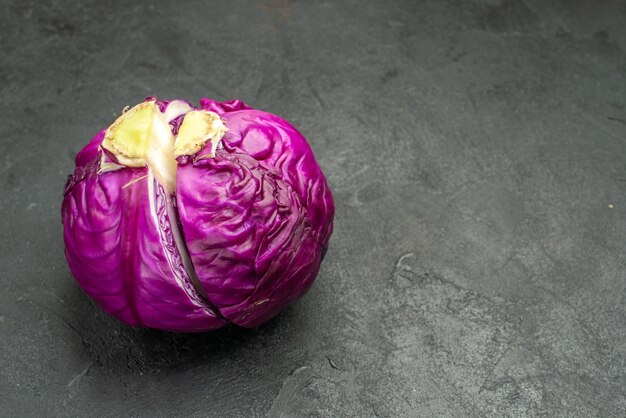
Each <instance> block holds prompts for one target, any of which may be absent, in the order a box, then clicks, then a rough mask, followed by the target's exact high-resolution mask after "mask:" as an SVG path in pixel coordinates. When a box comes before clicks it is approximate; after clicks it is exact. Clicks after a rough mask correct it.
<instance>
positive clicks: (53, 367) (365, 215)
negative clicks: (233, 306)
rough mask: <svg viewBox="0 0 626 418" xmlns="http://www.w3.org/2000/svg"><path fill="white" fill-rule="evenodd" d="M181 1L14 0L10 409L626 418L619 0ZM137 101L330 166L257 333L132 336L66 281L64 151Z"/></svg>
mask: <svg viewBox="0 0 626 418" xmlns="http://www.w3.org/2000/svg"><path fill="white" fill-rule="evenodd" d="M109 3H110V4H109ZM172 3H173V2H172ZM180 3H181V4H180V5H178V6H175V5H174V4H168V3H161V2H130V1H129V2H121V1H120V2H103V1H71V2H70V1H68V2H65V1H60V2H34V1H31V0H25V1H18V0H15V1H12V2H7V1H3V2H2V7H1V9H0V10H2V12H1V13H0V48H1V49H0V54H1V55H0V59H1V61H0V88H1V95H0V98H1V100H0V114H1V115H2V116H1V121H2V123H1V124H0V191H1V193H2V198H1V199H0V211H1V216H2V218H1V219H2V221H1V222H0V236H1V240H0V253H1V256H0V257H1V258H0V266H1V267H2V273H1V274H0V286H1V291H0V415H2V416H22V415H28V416H39V415H46V416H87V415H90V416H100V415H107V416H123V415H132V416H151V417H154V416H171V415H185V416H187V415H192V416H216V417H226V416H228V417H230V416H266V415H268V416H324V417H342V416H345V417H349V416H359V417H366V416H380V417H395V416H405V417H412V416H490V415H491V416H503V415H509V416H537V415H545V416H580V417H590V416H604V417H607V416H624V414H625V413H626V412H625V411H626V392H625V388H626V378H625V369H626V310H625V302H626V290H625V282H626V280H625V274H626V262H625V260H626V240H625V233H624V231H625V229H626V153H625V150H626V149H625V146H626V141H625V139H626V54H625V51H626V5H625V3H624V2H623V1H593V0H588V1H577V2H566V1H543V0H482V1H479V0H474V1H456V2H454V1H442V0H428V1H404V2H403V1H393V2H382V1H381V2H363V1H351V2H330V1H320V2H305V1H297V2H293V3H292V2H291V1H289V0H267V1H262V2H244V1H241V2H230V1H229V2H227V1H224V2H201V1H195V2H184V3H183V2H180ZM568 4H569V5H568ZM149 95H157V96H159V97H163V98H174V97H183V98H188V99H190V100H197V99H198V98H200V97H202V96H209V97H212V98H215V99H222V100H225V99H230V98H241V99H243V100H244V101H246V102H248V103H249V104H250V105H253V106H255V107H259V108H262V109H265V110H268V111H271V112H274V113H277V114H280V115H282V116H284V117H285V118H287V119H288V120H290V121H292V122H293V123H294V124H295V125H296V126H298V127H299V128H300V130H301V131H302V132H303V133H304V134H305V135H306V136H307V137H308V138H309V139H310V142H311V144H312V146H313V148H314V151H315V153H316V155H317V157H318V160H319V162H320V164H321V165H322V166H323V168H324V170H325V171H326V173H327V175H328V178H329V181H330V184H331V187H332V189H333V191H334V195H335V199H336V205H337V215H336V223H335V233H334V236H333V239H332V244H331V248H330V251H329V252H328V256H327V258H326V260H325V262H324V265H323V267H322V270H321V272H320V274H319V276H318V279H317V282H316V284H315V286H314V287H313V288H312V290H311V291H310V292H309V293H308V295H307V296H305V297H304V298H303V299H301V300H300V301H299V302H298V303H297V304H295V305H294V306H292V307H290V308H288V309H287V310H286V311H284V313H283V314H281V315H280V316H279V317H277V318H276V319H274V320H272V321H271V322H270V323H268V324H266V325H264V326H262V327H260V328H258V329H255V330H243V329H236V328H227V329H224V330H222V331H219V332H216V333H209V334H204V335H174V334H169V333H163V332H159V331H152V330H140V329H131V328H129V327H126V326H124V325H122V324H120V323H118V322H117V321H115V320H113V319H111V318H108V317H106V316H105V315H103V313H102V312H101V311H100V310H99V309H98V308H97V307H95V306H94V305H93V304H92V302H91V301H90V300H88V299H87V298H86V297H85V296H84V295H83V294H82V293H81V291H80V290H79V288H78V286H77V285H76V283H75V282H74V281H73V279H72V277H71V275H70V272H69V270H68V268H67V266H66V264H65V260H64V257H63V242H62V237H61V223H60V203H61V192H62V188H63V185H64V182H65V178H66V175H67V174H68V173H69V172H70V171H71V170H72V167H73V165H72V159H73V156H74V154H75V152H76V151H77V150H78V149H79V148H80V147H81V146H82V145H83V144H84V143H85V142H86V141H87V140H88V139H89V138H91V136H92V135H93V134H94V133H95V132H96V131H97V130H99V129H100V128H102V127H105V126H107V125H108V124H109V123H110V122H111V121H112V120H113V119H114V118H115V115H117V114H119V111H120V110H121V109H122V108H123V107H124V106H125V105H132V104H134V103H137V102H138V101H141V100H143V98H144V97H146V96H149Z"/></svg>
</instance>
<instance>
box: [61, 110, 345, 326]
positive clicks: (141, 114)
mask: <svg viewBox="0 0 626 418" xmlns="http://www.w3.org/2000/svg"><path fill="white" fill-rule="evenodd" d="M333 214H334V206H333V198H332V195H331V192H330V189H329V188H328V185H327V182H326V179H325V177H324V174H323V173H322V171H321V170H320V168H319V166H318V164H317V162H316V161H315V158H314V156H313V153H312V152H311V148H310V147H309V145H308V144H307V142H306V140H305V138H304V137H303V136H302V135H301V134H300V133H299V132H298V131H297V130H296V129H295V128H294V127H293V126H291V125H290V124H289V123H287V122H286V121H284V120H283V119H281V118H279V117H277V116H275V115H272V114H269V113H266V112H262V111H259V110H255V109H252V108H250V107H248V106H247V105H245V104H244V103H242V102H241V101H238V100H235V101H231V102H224V103H218V102H215V101H213V100H209V99H202V100H200V105H199V106H192V105H191V104H190V103H188V102H186V101H183V100H173V101H170V102H167V101H160V100H157V99H156V98H148V99H147V100H146V101H145V102H143V103H140V104H139V105H137V106H135V107H134V108H132V109H129V110H126V111H125V112H124V113H123V114H122V115H121V116H120V117H119V118H118V119H117V120H116V121H115V122H114V123H113V124H112V125H111V126H110V127H109V128H107V129H105V130H103V131H101V132H100V133H98V134H97V135H96V136H95V137H94V138H93V139H92V140H91V142H90V143H89V144H87V145H86V146H85V148H83V149H82V150H81V151H80V152H79V153H78V155H77V156H76V169H75V171H74V174H73V175H71V176H70V177H69V179H68V182H67V185H66V187H65V192H64V200H63V206H62V217H63V225H64V240H65V248H66V250H65V254H66V258H67V262H68V264H69V267H70V269H71V271H72V273H73V275H74V277H75V278H76V280H77V281H78V283H79V285H80V286H81V288H82V289H83V290H84V291H85V292H86V293H87V294H88V295H89V296H91V297H92V298H93V299H94V300H95V301H96V302H97V303H98V305H100V306H101V307H102V309H104V310H105V311H106V312H108V313H109V314H111V315H113V316H115V317H116V318H118V319H120V320H121V321H123V322H125V323H127V324H130V325H137V326H145V327H151V328H159V329H163V330H170V331H177V332H200V331H205V330H211V329H216V328H219V327H221V326H223V325H224V324H226V323H228V322H232V323H234V324H236V325H239V326H243V327H254V326H257V325H259V324H261V323H262V322H264V321H267V320H268V319H270V318H272V317H273V316H275V315H276V314H278V313H279V312H280V311H281V310H282V309H283V308H285V307H286V306H287V305H289V304H291V303H292V302H294V301H295V300H297V299H298V298H299V297H301V296H302V295H303V294H304V293H305V292H306V291H307V290H308V288H309V287H310V286H311V284H312V282H313V280H314V279H315V276H316V274H317V272H318V270H319V267H320V263H321V261H322V258H323V256H324V253H325V251H326V248H327V246H328V240H329V238H330V235H331V232H332V221H333Z"/></svg>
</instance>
